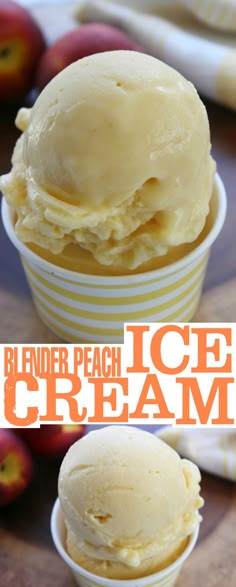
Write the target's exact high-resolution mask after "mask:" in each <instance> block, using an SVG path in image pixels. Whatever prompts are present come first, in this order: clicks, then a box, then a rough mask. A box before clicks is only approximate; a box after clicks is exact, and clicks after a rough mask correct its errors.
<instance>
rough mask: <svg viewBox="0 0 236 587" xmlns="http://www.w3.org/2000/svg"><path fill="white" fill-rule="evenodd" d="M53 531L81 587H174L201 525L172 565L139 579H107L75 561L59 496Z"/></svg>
mask: <svg viewBox="0 0 236 587" xmlns="http://www.w3.org/2000/svg"><path fill="white" fill-rule="evenodd" d="M51 533H52V538H53V542H54V545H55V547H56V549H57V551H58V553H59V555H60V556H61V558H62V559H63V560H64V561H65V563H66V564H67V565H68V567H69V568H70V570H71V571H72V574H73V576H74V579H75V581H76V583H77V584H78V585H80V587H173V586H174V585H175V583H176V581H177V578H178V576H179V573H180V571H181V567H182V565H183V563H184V562H185V560H186V559H187V558H188V556H189V555H190V553H191V552H192V550H193V548H194V546H195V544H196V542H197V538H198V533H199V526H198V527H197V528H196V530H195V532H194V533H193V534H192V535H191V536H190V538H189V541H188V543H187V547H186V548H185V550H184V551H183V552H182V554H181V555H180V556H179V558H178V559H177V560H176V561H175V562H173V563H172V564H171V565H169V566H168V567H166V568H165V569H163V570H162V571H158V572H157V573H153V574H152V575H149V576H146V577H141V578H139V579H119V580H116V579H107V578H105V577H100V576H98V575H94V574H93V573H90V572H89V571H86V570H85V569H83V567H80V566H79V565H78V564H77V563H75V562H74V561H73V560H72V559H71V558H70V556H69V555H68V553H67V551H66V546H65V542H66V528H65V523H64V517H63V513H62V509H61V507H60V502H59V498H57V500H56V501H55V504H54V507H53V510H52V516H51Z"/></svg>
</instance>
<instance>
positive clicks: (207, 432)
mask: <svg viewBox="0 0 236 587" xmlns="http://www.w3.org/2000/svg"><path fill="white" fill-rule="evenodd" d="M155 434H156V435H157V436H158V437H159V438H161V439H162V440H164V441H165V442H166V443H167V444H169V445H170V446H172V448H174V449H175V450H177V452H178V453H179V454H180V455H181V456H183V457H185V458H187V459H190V460H192V461H193V462H195V463H196V464H197V465H198V467H199V468H200V469H203V470H204V471H207V472H208V473H213V474H214V475H218V476H219V477H224V478H225V479H230V480H231V481H236V429H235V428H217V429H215V430H213V428H204V429H201V428H172V427H171V426H166V427H164V428H162V427H161V428H159V429H158V430H157V431H156V433H155Z"/></svg>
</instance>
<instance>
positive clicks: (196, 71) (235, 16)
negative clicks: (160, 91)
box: [75, 0, 236, 110]
mask: <svg viewBox="0 0 236 587" xmlns="http://www.w3.org/2000/svg"><path fill="white" fill-rule="evenodd" d="M123 2H124V0H123V1H122V0H120V2H117V3H113V2H112V1H111V0H82V1H81V0H79V1H78V6H77V9H76V13H75V16H76V18H77V19H78V20H79V21H80V22H89V21H90V22H91V21H96V22H99V21H100V22H105V23H110V24H113V25H114V26H118V27H120V28H122V29H123V30H125V31H126V32H127V33H128V34H129V35H131V36H132V37H133V38H134V39H135V40H136V41H138V42H139V43H140V44H142V46H143V47H144V49H145V51H146V52H147V53H150V54H152V55H154V56H155V57H157V58H158V59H161V60H162V61H164V62H166V63H168V64H169V65H170V66H172V67H174V68H175V69H177V70H178V71H180V72H181V73H182V74H183V75H184V76H185V77H186V78H187V79H189V80H190V81H192V83H194V85H195V86H196V88H197V89H198V91H199V92H200V93H201V94H202V95H204V96H206V97H207V98H210V99H212V100H215V101H217V102H220V103H221V104H224V105H225V106H228V107H230V108H233V109H235V110H236V2H235V0H214V7H215V11H213V10H212V5H213V0H179V1H177V0H176V1H174V0H165V1H163V0H136V1H135V0H133V1H132V2H126V5H124V4H123ZM218 2H219V5H220V7H219V8H218V11H217V10H216V5H217V3H218ZM127 4H128V6H127ZM227 5H228V12H227V11H226V6H227ZM204 6H205V9H206V10H205V12H204V10H203V7H204ZM193 13H194V15H193ZM196 16H197V18H196ZM200 19H201V20H200ZM202 20H205V21H208V23H209V24H211V27H209V26H206V25H205V24H203V23H202V22H201V21H202ZM213 23H214V26H215V27H218V28H219V23H221V26H224V28H225V29H227V30H224V31H223V30H221V31H220V30H218V29H217V28H215V29H213V28H212V25H213ZM217 23H218V24H217Z"/></svg>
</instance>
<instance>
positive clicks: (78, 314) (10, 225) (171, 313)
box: [2, 175, 226, 343]
mask: <svg viewBox="0 0 236 587" xmlns="http://www.w3.org/2000/svg"><path fill="white" fill-rule="evenodd" d="M213 207H214V214H213V215H214V220H213V222H212V226H211V228H210V230H209V232H208V233H207V236H206V237H205V238H204V240H203V241H202V242H201V243H200V244H199V245H198V246H196V247H195V248H194V249H193V250H192V251H191V252H190V253H189V254H187V255H186V256H184V257H182V258H181V259H180V260H178V261H177V262H175V263H172V264H170V265H168V266H166V267H162V268H161V269H156V270H154V271H148V272H145V273H137V274H133V275H126V276H109V277H108V276H107V277H106V276H105V277H104V276H99V275H86V274H83V273H77V272H75V271H70V270H68V269H63V268H61V267H58V266H57V265H54V264H52V263H49V262H48V261H45V260H44V259H43V258H42V257H40V256H39V255H36V254H35V253H33V252H32V251H31V250H30V249H29V248H28V247H27V246H26V245H24V244H23V243H22V242H20V241H19V240H18V239H17V237H16V234H15V229H14V212H13V210H12V209H11V208H10V207H9V206H8V205H7V204H6V202H5V201H3V204H2V219H3V224H4V226H5V230H6V232H7V234H8V236H9V238H10V240H11V241H12V243H13V244H14V245H15V247H16V248H17V249H18V251H19V253H20V256H21V260H22V263H23V267H24V270H25V273H26V277H27V280H28V283H29V285H30V288H31V291H32V295H33V299H34V302H35V305H36V308H37V311H38V313H39V315H40V317H41V319H42V320H43V322H44V323H45V324H46V325H47V326H48V327H49V328H50V329H51V330H52V331H53V332H55V333H56V334H57V335H58V336H59V337H61V338H63V339H64V340H66V341H68V342H74V343H79V342H80V343H119V342H123V331H124V323H125V322H146V323H151V322H169V323H170V322H189V321H190V320H191V319H192V317H193V315H194V313H195V311H196V308H197V306H198V303H199V300H200V297H201V292H202V285H203V280H204V277H205V272H206V266H207V261H208V257H209V253H210V248H211V245H212V243H213V242H214V241H215V239H216V238H217V236H218V234H219V233H220V231H221V228H222V226H223V224H224V220H225V214H226V194H225V189H224V186H223V183H222V181H221V179H220V177H219V176H218V175H217V176H216V180H215V187H214V206H213Z"/></svg>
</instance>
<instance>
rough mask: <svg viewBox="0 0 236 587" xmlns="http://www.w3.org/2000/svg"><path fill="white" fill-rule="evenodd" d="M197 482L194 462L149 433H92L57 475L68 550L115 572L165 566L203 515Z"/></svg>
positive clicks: (93, 567)
mask: <svg viewBox="0 0 236 587" xmlns="http://www.w3.org/2000/svg"><path fill="white" fill-rule="evenodd" d="M199 482H200V473H199V470H198V468H197V467H196V465H194V464H193V463H191V462H190V461H187V460H186V459H182V460H181V458H180V457H179V455H178V454H177V452H176V451H174V450H173V449H171V448H170V447H169V446H168V445H167V444H165V443H164V442H162V441H161V440H160V439H158V438H157V437H156V436H154V435H152V434H151V433H149V432H145V431H143V430H141V429H137V428H133V427H131V426H110V427H105V428H102V429H99V430H96V431H93V432H90V433H89V434H87V435H86V436H85V437H83V438H82V439H81V440H79V441H78V442H76V443H75V444H74V445H73V446H72V447H71V448H70V449H69V451H68V453H67V455H66V456H65V458H64V460H63V462H62V466H61V469H60V474H59V498H60V503H61V507H62V510H63V512H64V519H65V524H66V527H67V548H68V552H69V554H70V556H71V557H72V558H73V559H74V560H75V561H76V562H77V563H79V564H80V565H81V566H83V567H85V568H86V569H87V570H89V571H91V572H92V573H95V574H98V575H102V576H107V577H110V578H119V579H124V578H126V579H128V578H135V577H140V576H145V575H146V574H150V573H152V572H155V571H156V570H159V569H161V568H163V567H165V566H166V565H167V564H169V563H170V562H173V561H174V560H175V559H176V558H177V557H178V556H179V554H180V552H181V551H182V550H183V548H184V547H185V546H186V540H187V538H188V536H189V535H190V534H191V533H192V532H193V531H194V530H195V528H196V526H197V525H198V524H199V521H200V520H201V517H200V515H199V513H198V508H200V507H201V506H202V504H203V500H202V498H201V497H200V495H199V491H200V486H199Z"/></svg>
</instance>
